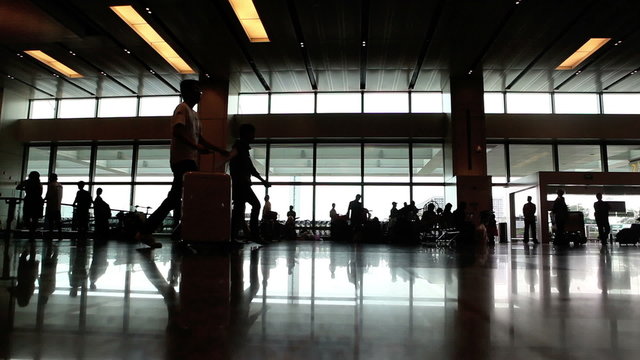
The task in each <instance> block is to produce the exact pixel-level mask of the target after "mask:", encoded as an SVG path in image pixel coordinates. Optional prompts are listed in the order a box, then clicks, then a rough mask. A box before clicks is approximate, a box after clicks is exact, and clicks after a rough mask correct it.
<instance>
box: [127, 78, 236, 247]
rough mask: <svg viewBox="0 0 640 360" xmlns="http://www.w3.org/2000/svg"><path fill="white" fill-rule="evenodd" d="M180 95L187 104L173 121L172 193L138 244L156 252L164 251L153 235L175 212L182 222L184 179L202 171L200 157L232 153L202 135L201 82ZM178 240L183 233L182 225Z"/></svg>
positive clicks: (186, 83) (185, 85) (184, 85)
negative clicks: (155, 249)
mask: <svg viewBox="0 0 640 360" xmlns="http://www.w3.org/2000/svg"><path fill="white" fill-rule="evenodd" d="M180 93H181V94H182V98H183V99H184V101H183V102H182V103H180V104H179V105H178V106H177V107H176V109H175V110H174V112H173V116H172V117H171V149H170V165H171V172H172V173H173V182H172V183H171V190H169V193H168V194H167V198H166V199H164V201H163V202H162V204H160V206H159V207H158V208H157V209H156V210H155V211H154V212H153V213H152V214H151V215H149V217H148V218H147V220H146V221H145V223H144V224H143V226H142V228H141V229H140V231H139V232H138V233H137V234H136V240H138V241H140V242H142V243H143V244H145V245H148V246H150V247H152V248H159V247H162V244H160V243H158V242H156V241H155V239H154V238H153V236H152V235H151V234H152V233H153V231H154V230H156V229H157V228H158V226H160V224H161V223H162V221H163V220H164V219H165V218H166V217H167V215H169V212H170V211H171V210H173V218H174V219H175V220H176V222H178V221H180V218H181V208H182V177H183V176H184V174H186V173H187V172H189V171H197V170H198V154H200V153H202V154H207V153H209V152H210V151H215V152H218V153H221V154H223V155H227V154H228V152H227V151H225V150H223V149H220V148H218V147H216V146H214V145H213V144H211V143H209V142H208V141H207V140H206V139H205V138H204V137H203V136H202V132H201V124H200V119H199V118H198V114H197V113H196V112H195V111H193V107H194V106H195V105H196V104H197V103H198V102H200V96H201V95H200V85H199V84H198V81H197V80H183V81H182V82H180ZM174 232H175V233H174V236H178V235H179V233H180V230H179V225H178V227H177V228H176V229H175V230H174Z"/></svg>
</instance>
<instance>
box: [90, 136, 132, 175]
mask: <svg viewBox="0 0 640 360" xmlns="http://www.w3.org/2000/svg"><path fill="white" fill-rule="evenodd" d="M132 158H133V147H132V146H130V145H129V146H99V147H98V152H97V154H96V173H95V179H94V181H95V182H130V181H131V163H132V160H131V159H132Z"/></svg>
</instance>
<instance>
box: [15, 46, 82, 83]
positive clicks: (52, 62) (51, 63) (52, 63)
mask: <svg viewBox="0 0 640 360" xmlns="http://www.w3.org/2000/svg"><path fill="white" fill-rule="evenodd" d="M25 54H27V55H30V56H32V57H33V58H34V59H36V60H38V61H40V62H41V63H43V64H45V65H47V66H48V67H50V68H52V69H54V70H55V71H57V72H59V73H61V74H62V75H64V76H66V77H69V78H72V79H77V78H81V77H83V76H82V74H80V73H79V72H77V71H75V70H73V69H72V68H70V67H68V66H67V65H65V64H63V63H61V62H60V61H58V60H56V59H54V58H52V57H51V56H49V55H47V54H45V53H44V52H42V51H41V50H25Z"/></svg>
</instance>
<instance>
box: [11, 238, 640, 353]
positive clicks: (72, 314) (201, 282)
mask: <svg viewBox="0 0 640 360" xmlns="http://www.w3.org/2000/svg"><path fill="white" fill-rule="evenodd" d="M164 244H165V246H164V247H163V248H162V249H158V250H152V251H148V250H147V251H136V246H135V245H129V244H126V243H120V242H115V241H110V242H106V243H95V242H93V241H92V240H89V241H86V242H82V241H71V240H62V241H59V242H55V241H54V242H43V241H41V240H39V241H36V242H35V243H30V242H29V241H27V240H10V241H5V242H3V244H2V245H1V247H0V248H1V249H2V253H3V254H4V256H3V258H2V260H1V264H2V275H3V276H2V280H1V283H0V285H1V287H2V288H1V289H0V293H1V294H2V295H0V306H1V308H0V311H1V313H2V314H1V315H0V319H1V321H2V325H1V326H2V329H1V331H0V358H2V359H227V358H230V359H307V360H308V359H332V360H333V359H394V360H395V359H638V358H640V248H636V247H628V248H625V247H622V248H621V247H618V246H615V247H614V248H613V249H611V251H610V252H609V253H605V254H601V253H600V251H599V247H598V246H597V245H596V244H589V245H588V246H586V247H583V248H578V249H568V250H564V251H557V250H556V249H554V248H553V247H549V246H543V245H540V246H536V247H527V246H524V245H522V244H514V245H499V246H497V247H496V248H495V250H493V251H492V252H491V253H490V254H488V255H487V256H486V257H484V256H482V257H479V256H461V255H457V254H455V253H452V252H450V251H446V250H441V249H432V248H420V247H396V246H391V245H367V244H362V245H347V244H335V243H331V242H322V241H320V242H288V243H287V242H283V243H276V244H272V245H267V246H263V247H260V248H257V247H251V246H248V245H246V246H245V247H244V248H242V249H235V250H227V251H215V250H211V249H200V251H198V253H197V254H194V253H192V252H190V251H185V250H179V249H175V248H173V247H172V246H171V243H170V242H169V241H165V242H164Z"/></svg>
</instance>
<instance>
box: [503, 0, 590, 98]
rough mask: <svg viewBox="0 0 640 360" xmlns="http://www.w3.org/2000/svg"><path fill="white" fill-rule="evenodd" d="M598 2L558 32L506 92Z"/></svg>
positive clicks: (512, 81) (510, 84)
mask: <svg viewBox="0 0 640 360" xmlns="http://www.w3.org/2000/svg"><path fill="white" fill-rule="evenodd" d="M597 1H598V0H592V1H591V2H590V3H589V4H587V6H585V7H583V8H582V10H581V11H580V12H579V13H578V14H577V15H576V16H575V17H574V18H573V19H572V20H571V21H570V22H569V23H567V26H565V27H564V28H563V29H562V30H561V31H560V32H558V34H557V35H556V37H555V38H553V40H551V41H550V42H549V43H548V44H547V46H545V48H544V49H542V51H541V52H540V53H538V55H537V56H536V57H535V58H533V60H531V62H530V63H529V64H528V65H527V66H526V67H525V68H524V69H523V70H522V71H520V73H519V74H518V75H517V76H516V77H515V78H514V79H513V80H511V82H510V83H509V85H507V86H506V87H505V90H511V88H513V86H514V85H515V84H516V83H517V82H518V81H520V79H522V78H523V77H524V76H525V75H526V74H527V73H528V72H529V70H531V69H532V68H533V66H534V65H535V64H536V63H537V62H538V61H540V59H542V57H543V56H544V55H546V54H547V52H549V50H551V48H553V47H554V46H555V45H556V44H557V43H558V41H560V39H562V37H563V36H564V35H565V34H566V33H568V32H569V30H570V29H571V28H572V27H573V26H574V25H576V24H577V23H578V21H580V19H581V18H582V17H583V16H585V15H586V14H587V13H588V12H589V11H590V10H591V8H593V6H594V5H595V3H596V2H597Z"/></svg>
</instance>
